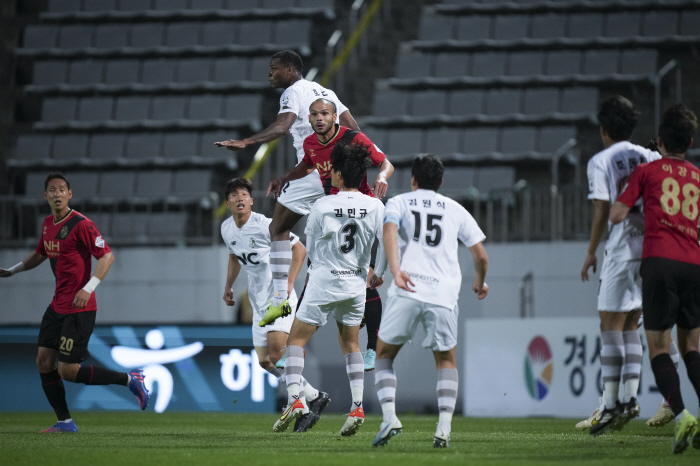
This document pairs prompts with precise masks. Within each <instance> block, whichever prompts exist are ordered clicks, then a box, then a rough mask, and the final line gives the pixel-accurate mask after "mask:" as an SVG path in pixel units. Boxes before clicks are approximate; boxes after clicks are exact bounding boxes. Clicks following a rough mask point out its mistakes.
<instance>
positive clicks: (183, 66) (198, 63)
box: [177, 58, 211, 83]
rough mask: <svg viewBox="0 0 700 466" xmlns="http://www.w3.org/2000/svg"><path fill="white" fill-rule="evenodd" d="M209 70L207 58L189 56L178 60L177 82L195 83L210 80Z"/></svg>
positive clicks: (209, 61) (209, 65) (209, 64)
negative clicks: (186, 58)
mask: <svg viewBox="0 0 700 466" xmlns="http://www.w3.org/2000/svg"><path fill="white" fill-rule="evenodd" d="M210 70H211V60H210V59H208V58H191V59H189V60H180V63H179V66H178V68H177V82H179V83H196V82H203V81H211V79H210V78H209V76H210Z"/></svg>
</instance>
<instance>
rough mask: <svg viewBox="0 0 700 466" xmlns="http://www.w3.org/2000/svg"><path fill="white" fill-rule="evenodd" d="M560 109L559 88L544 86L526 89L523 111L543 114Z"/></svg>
mask: <svg viewBox="0 0 700 466" xmlns="http://www.w3.org/2000/svg"><path fill="white" fill-rule="evenodd" d="M557 111H559V90H558V89H556V88H550V87H544V88H535V89H525V96H524V107H523V113H526V114H532V115H541V114H545V113H553V112H557Z"/></svg>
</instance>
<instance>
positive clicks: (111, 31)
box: [95, 23, 129, 48]
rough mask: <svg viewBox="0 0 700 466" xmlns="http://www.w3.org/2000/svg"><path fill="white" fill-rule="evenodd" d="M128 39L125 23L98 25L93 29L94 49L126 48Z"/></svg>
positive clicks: (127, 29) (127, 28)
mask: <svg viewBox="0 0 700 466" xmlns="http://www.w3.org/2000/svg"><path fill="white" fill-rule="evenodd" d="M128 38H129V25H128V24H126V23H115V24H110V23H107V24H98V25H97V27H96V29H95V47H97V48H112V47H126V46H127V45H129V44H128V42H127V39H128Z"/></svg>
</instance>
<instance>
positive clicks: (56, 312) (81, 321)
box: [0, 173, 149, 432]
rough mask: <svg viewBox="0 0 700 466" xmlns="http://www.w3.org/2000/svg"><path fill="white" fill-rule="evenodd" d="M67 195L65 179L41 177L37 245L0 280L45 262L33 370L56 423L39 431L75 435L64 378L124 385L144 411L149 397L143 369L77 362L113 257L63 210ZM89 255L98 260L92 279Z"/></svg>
mask: <svg viewBox="0 0 700 466" xmlns="http://www.w3.org/2000/svg"><path fill="white" fill-rule="evenodd" d="M71 197H73V191H72V190H71V189H70V182H69V181H68V179H67V178H66V177H65V176H64V175H62V174H60V173H51V174H49V175H48V176H47V177H46V181H45V182H44V198H45V199H46V200H47V202H48V203H49V206H50V207H51V212H52V214H51V215H49V216H48V217H46V219H44V223H43V225H42V227H41V238H40V239H39V244H38V245H37V247H36V250H35V251H33V252H32V253H30V254H29V255H28V256H27V257H26V258H25V259H24V260H23V261H22V262H20V263H18V264H16V265H14V266H12V267H10V268H9V269H0V277H11V276H12V275H14V274H17V273H20V272H24V271H25V270H31V269H33V268H35V267H37V266H38V265H40V264H41V263H42V262H44V261H45V260H46V259H47V258H48V259H49V261H50V262H51V270H53V273H54V276H55V277H56V292H55V294H54V297H53V300H52V301H51V304H50V305H49V307H48V308H47V309H46V312H45V313H44V317H43V319H42V320H41V328H40V330H39V351H38V354H37V357H36V366H37V368H38V369H39V375H40V376H41V385H42V387H43V388H44V393H45V394H46V398H47V399H48V400H49V404H50V405H51V407H52V408H53V409H54V411H55V412H56V417H57V418H58V422H57V423H56V425H54V426H53V427H50V428H48V429H46V430H44V431H42V432H78V427H77V426H76V425H75V422H74V421H73V419H72V418H71V415H70V412H69V411H68V403H66V390H65V388H64V386H63V381H64V380H67V381H69V382H75V383H82V384H85V385H124V386H127V387H129V390H131V392H132V393H133V394H134V395H136V398H138V401H139V406H140V407H141V409H146V407H147V406H148V399H149V394H148V390H147V389H146V386H145V384H144V382H143V371H142V370H140V369H136V370H133V371H131V372H129V373H128V374H127V373H125V372H116V371H113V370H110V369H106V368H104V367H95V366H87V365H81V364H80V363H81V362H83V361H85V360H86V359H87V358H88V357H90V352H89V351H88V341H89V340H90V335H92V331H93V328H94V327H95V315H96V314H97V312H96V311H97V301H96V300H95V293H94V291H95V288H96V287H97V285H99V284H100V282H101V281H102V280H104V279H105V276H106V275H107V272H108V271H109V268H110V267H111V265H112V262H113V261H114V256H113V255H112V251H111V250H110V249H109V246H107V243H106V242H105V240H104V239H103V238H102V236H101V235H100V232H99V231H97V227H96V226H95V224H94V223H92V221H91V220H90V219H88V218H87V217H85V216H84V215H82V214H80V213H78V212H76V211H75V210H73V209H71V208H70V207H68V201H69V200H70V199H71ZM91 256H92V257H95V258H96V259H97V268H96V269H95V275H94V276H92V277H90V270H91V268H92V258H91ZM57 360H58V369H57V368H56V361H57Z"/></svg>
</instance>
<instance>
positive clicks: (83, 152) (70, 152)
mask: <svg viewBox="0 0 700 466" xmlns="http://www.w3.org/2000/svg"><path fill="white" fill-rule="evenodd" d="M87 142H88V135H87V134H57V135H55V136H54V138H53V151H52V152H51V155H52V156H53V158H54V159H55V160H76V159H82V158H85V157H86V156H87Z"/></svg>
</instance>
